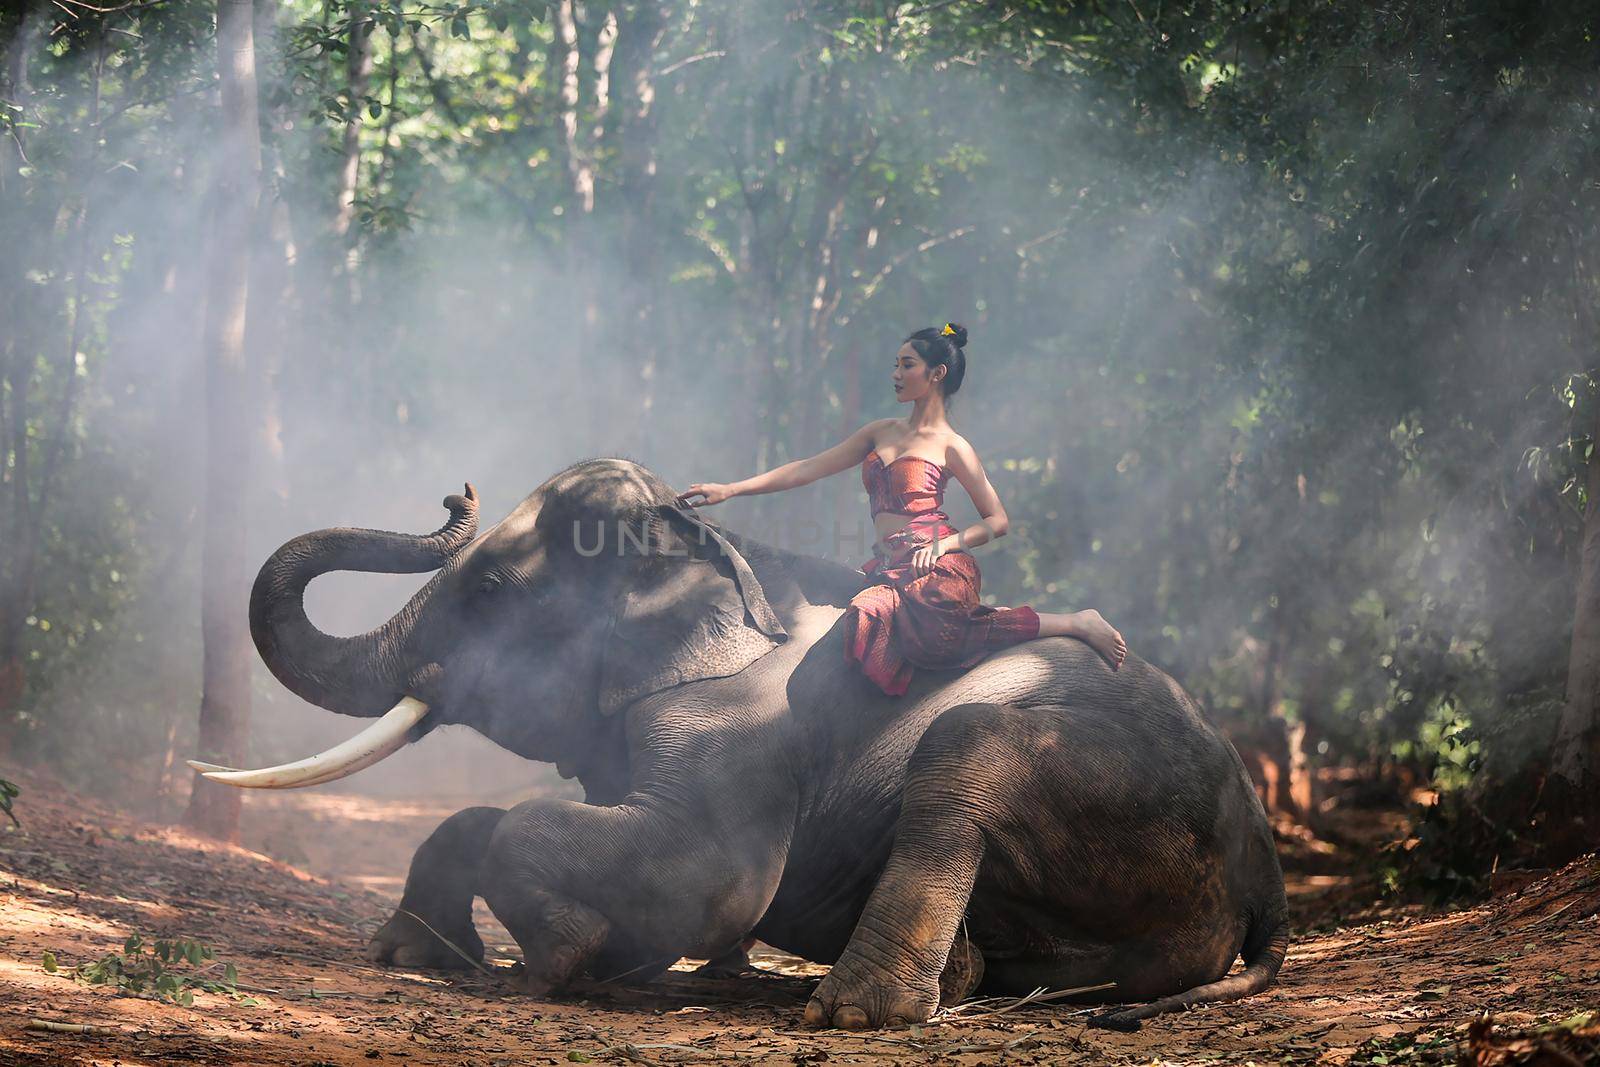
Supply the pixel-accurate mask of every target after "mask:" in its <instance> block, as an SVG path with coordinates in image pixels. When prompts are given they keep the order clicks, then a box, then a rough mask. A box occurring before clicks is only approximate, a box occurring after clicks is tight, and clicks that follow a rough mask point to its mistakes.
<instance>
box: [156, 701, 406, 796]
mask: <svg viewBox="0 0 1600 1067" xmlns="http://www.w3.org/2000/svg"><path fill="white" fill-rule="evenodd" d="M426 714H428V705H426V704H424V703H423V702H422V701H420V700H418V699H417V698H416V697H402V698H401V700H400V703H398V704H396V705H395V706H394V707H392V708H390V709H389V710H388V711H387V712H385V713H384V715H383V717H382V718H381V719H379V720H378V721H377V722H375V723H373V724H372V725H371V726H369V727H367V728H366V729H365V730H362V731H361V732H360V733H359V734H356V735H355V736H354V737H352V738H351V739H350V740H348V741H345V742H342V743H340V744H337V745H334V746H333V747H332V748H330V749H328V750H327V751H326V752H319V753H317V754H316V755H315V756H307V757H306V758H305V759H303V760H296V761H295V762H294V763H285V764H281V765H280V766H277V767H263V768H261V769H260V770H256V771H244V770H235V769H234V768H232V767H221V766H218V765H217V764H215V763H203V762H201V761H200V760H188V761H187V762H188V764H189V766H191V767H193V768H194V769H195V770H197V771H199V772H200V773H201V774H202V775H204V776H205V777H207V778H209V779H211V780H212V781H213V782H222V783H224V784H225V785H236V786H239V787H240V788H241V789H298V788H300V787H302V786H308V785H322V784H323V783H324V782H333V781H337V780H338V779H340V778H347V777H349V776H350V775H352V774H354V773H356V772H357V771H359V770H361V769H362V768H363V767H370V766H372V765H373V764H374V763H377V762H378V761H379V760H381V759H383V758H384V757H386V756H392V755H393V754H394V753H396V752H398V751H399V750H400V749H402V748H404V747H405V745H406V738H407V737H408V736H409V734H410V733H411V728H412V727H413V726H415V725H416V724H417V723H419V722H421V721H422V717H423V716H424V715H426Z"/></svg>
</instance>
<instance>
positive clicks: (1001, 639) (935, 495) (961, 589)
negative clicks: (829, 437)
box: [844, 452, 1039, 696]
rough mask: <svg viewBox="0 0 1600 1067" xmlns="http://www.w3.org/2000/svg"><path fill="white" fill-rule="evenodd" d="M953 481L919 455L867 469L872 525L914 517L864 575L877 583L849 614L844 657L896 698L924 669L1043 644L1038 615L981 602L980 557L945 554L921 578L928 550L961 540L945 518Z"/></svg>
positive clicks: (876, 550) (874, 460)
mask: <svg viewBox="0 0 1600 1067" xmlns="http://www.w3.org/2000/svg"><path fill="white" fill-rule="evenodd" d="M949 477H950V471H949V469H948V468H946V467H942V466H940V465H939V464H937V463H935V462H933V461H932V460H929V459H923V458H922V457H920V456H901V457H900V458H898V459H896V460H895V461H894V462H893V463H890V464H889V465H888V466H884V463H883V460H882V459H881V458H879V456H878V453H877V452H873V453H872V454H871V455H869V456H867V459H866V462H865V463H863V464H862V466H861V483H862V485H864V486H865V487H866V490H867V495H868V497H869V498H870V499H871V506H872V514H873V517H874V518H876V517H877V516H878V515H879V514H881V513H883V512H891V513H893V514H896V515H909V516H911V521H910V522H908V523H906V525H905V526H903V527H902V528H900V529H899V530H896V531H895V532H894V533H892V534H890V535H889V536H888V537H886V538H884V539H882V541H880V542H879V543H878V544H875V545H873V558H872V559H870V560H868V561H867V562H866V563H865V564H863V565H862V567H861V568H860V570H861V573H862V574H864V575H865V576H866V577H868V578H869V579H871V584H869V585H868V586H867V587H866V588H865V589H862V590H861V591H860V592H859V593H857V594H856V595H855V596H854V597H853V598H852V599H851V601H850V606H849V607H848V608H846V609H845V631H844V654H845V658H846V659H847V660H849V661H851V662H853V663H858V664H860V665H861V669H862V671H864V672H865V673H866V675H867V677H868V678H871V679H872V680H873V681H874V682H876V683H877V685H878V687H879V688H880V689H882V690H883V691H884V692H885V693H888V694H889V695H891V696H898V695H900V694H902V693H904V692H905V691H906V689H907V688H908V687H909V686H910V684H911V678H912V675H913V674H914V673H915V668H917V667H926V668H929V669H936V670H954V669H957V668H961V667H970V666H972V665H973V664H974V663H977V662H978V661H979V660H981V659H983V657H985V656H987V655H988V654H989V653H990V652H993V651H995V650H997V649H1001V648H1006V647H1007V646H1010V645H1014V644H1017V643H1018V642H1019V641H1029V640H1032V639H1033V638H1035V637H1038V636H1039V613H1038V612H1036V611H1034V609H1033V608H1031V607H1028V606H1026V605H1024V606H1022V607H1015V608H996V607H990V606H988V605H985V604H980V603H979V602H978V590H979V587H980V584H981V582H982V578H981V577H980V575H979V573H978V563H977V561H976V560H975V559H973V557H972V554H971V553H969V552H966V551H964V550H962V549H955V550H953V551H950V552H946V553H945V554H944V555H942V556H940V557H939V558H938V559H937V560H935V561H934V564H933V569H932V570H930V571H929V572H928V573H927V574H924V575H922V576H920V577H919V576H917V575H916V574H915V573H914V571H913V568H912V564H911V557H912V555H913V554H914V553H915V552H916V550H917V549H918V548H919V547H920V546H922V545H925V544H929V543H930V542H932V541H934V540H936V539H938V538H943V537H948V536H949V535H951V534H954V533H957V532H958V531H957V530H956V528H955V527H954V526H952V525H951V523H950V516H948V515H946V514H945V513H944V512H943V511H941V510H940V508H941V507H942V506H943V504H944V487H945V482H946V481H947V480H948V479H949Z"/></svg>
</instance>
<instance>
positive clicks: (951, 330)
mask: <svg viewBox="0 0 1600 1067" xmlns="http://www.w3.org/2000/svg"><path fill="white" fill-rule="evenodd" d="M955 332H956V328H955V326H953V325H951V324H950V323H948V322H947V323H945V324H944V329H942V330H940V331H939V336H940V337H953V336H954V335H955Z"/></svg>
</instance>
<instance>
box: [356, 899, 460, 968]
mask: <svg viewBox="0 0 1600 1067" xmlns="http://www.w3.org/2000/svg"><path fill="white" fill-rule="evenodd" d="M428 925H429V926H432V927H433V928H434V930H437V931H438V933H439V935H440V936H443V937H445V938H448V939H449V940H450V942H451V944H453V945H455V946H456V948H459V949H460V950H461V951H462V952H464V953H466V954H467V955H468V956H470V957H471V958H472V960H474V961H477V962H480V963H481V962H482V961H483V939H482V938H480V937H479V936H478V931H477V930H475V929H473V927H472V925H471V924H470V923H469V924H468V925H467V926H465V927H460V928H456V927H450V928H447V929H441V928H440V927H439V925H437V924H435V923H433V922H431V921H430V922H429V923H428ZM366 957H367V959H369V960H371V961H372V962H373V963H390V964H393V965H394V966H396V967H436V968H440V969H444V970H465V969H467V968H469V967H471V966H472V962H471V961H469V960H465V959H462V958H461V955H460V954H459V953H457V952H455V951H453V950H452V949H451V948H450V946H449V945H446V944H445V943H444V942H443V941H441V940H439V936H435V934H434V933H433V932H431V931H430V930H428V928H427V927H426V926H424V925H423V924H422V923H420V922H418V921H417V919H416V918H415V917H414V916H412V915H410V914H408V913H407V912H405V911H396V912H395V913H394V915H393V916H392V917H391V918H390V919H389V921H388V922H386V923H384V924H383V925H382V926H381V927H379V928H378V932H377V933H375V934H373V935H372V940H371V941H369V942H368V943H367V951H366Z"/></svg>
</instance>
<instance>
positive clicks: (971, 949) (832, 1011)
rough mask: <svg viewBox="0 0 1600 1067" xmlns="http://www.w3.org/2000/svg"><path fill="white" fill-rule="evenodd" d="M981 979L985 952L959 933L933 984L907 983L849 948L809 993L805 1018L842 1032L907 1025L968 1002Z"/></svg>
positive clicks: (917, 981) (913, 981)
mask: <svg viewBox="0 0 1600 1067" xmlns="http://www.w3.org/2000/svg"><path fill="white" fill-rule="evenodd" d="M981 981H983V953H981V952H979V951H978V946H977V945H974V944H973V943H972V942H971V941H969V940H967V938H966V937H964V936H962V935H960V934H957V935H956V939H955V942H954V943H953V944H952V945H951V946H950V957H949V959H948V960H946V961H945V965H944V970H943V971H942V972H940V974H939V977H938V979H937V980H936V981H934V982H928V981H926V980H925V979H912V980H910V981H907V980H905V979H903V978H899V977H896V976H894V975H892V974H888V973H886V972H884V971H883V970H882V969H881V968H875V967H871V966H869V965H864V964H862V963H860V962H858V961H855V960H851V959H850V956H849V952H848V951H847V952H846V954H845V958H844V959H841V960H840V961H839V962H838V964H836V965H835V966H834V968H833V970H831V971H829V972H828V975H827V977H825V978H823V980H822V982H821V983H820V984H819V985H818V986H817V991H816V992H815V993H813V994H812V995H811V1002H810V1003H809V1004H807V1005H806V1022H807V1024H809V1025H811V1026H835V1027H839V1028H840V1029H844V1030H868V1029H876V1028H878V1027H883V1026H909V1025H910V1024H912V1023H920V1022H924V1021H925V1020H927V1019H928V1017H929V1016H931V1015H932V1014H933V1013H934V1010H935V1009H936V1008H939V1007H941V1006H943V1007H953V1006H954V1005H956V1004H959V1003H961V1002H962V1001H963V1000H966V999H967V998H968V997H969V996H971V995H972V991H973V990H974V989H976V988H978V983H979V982H981Z"/></svg>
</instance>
